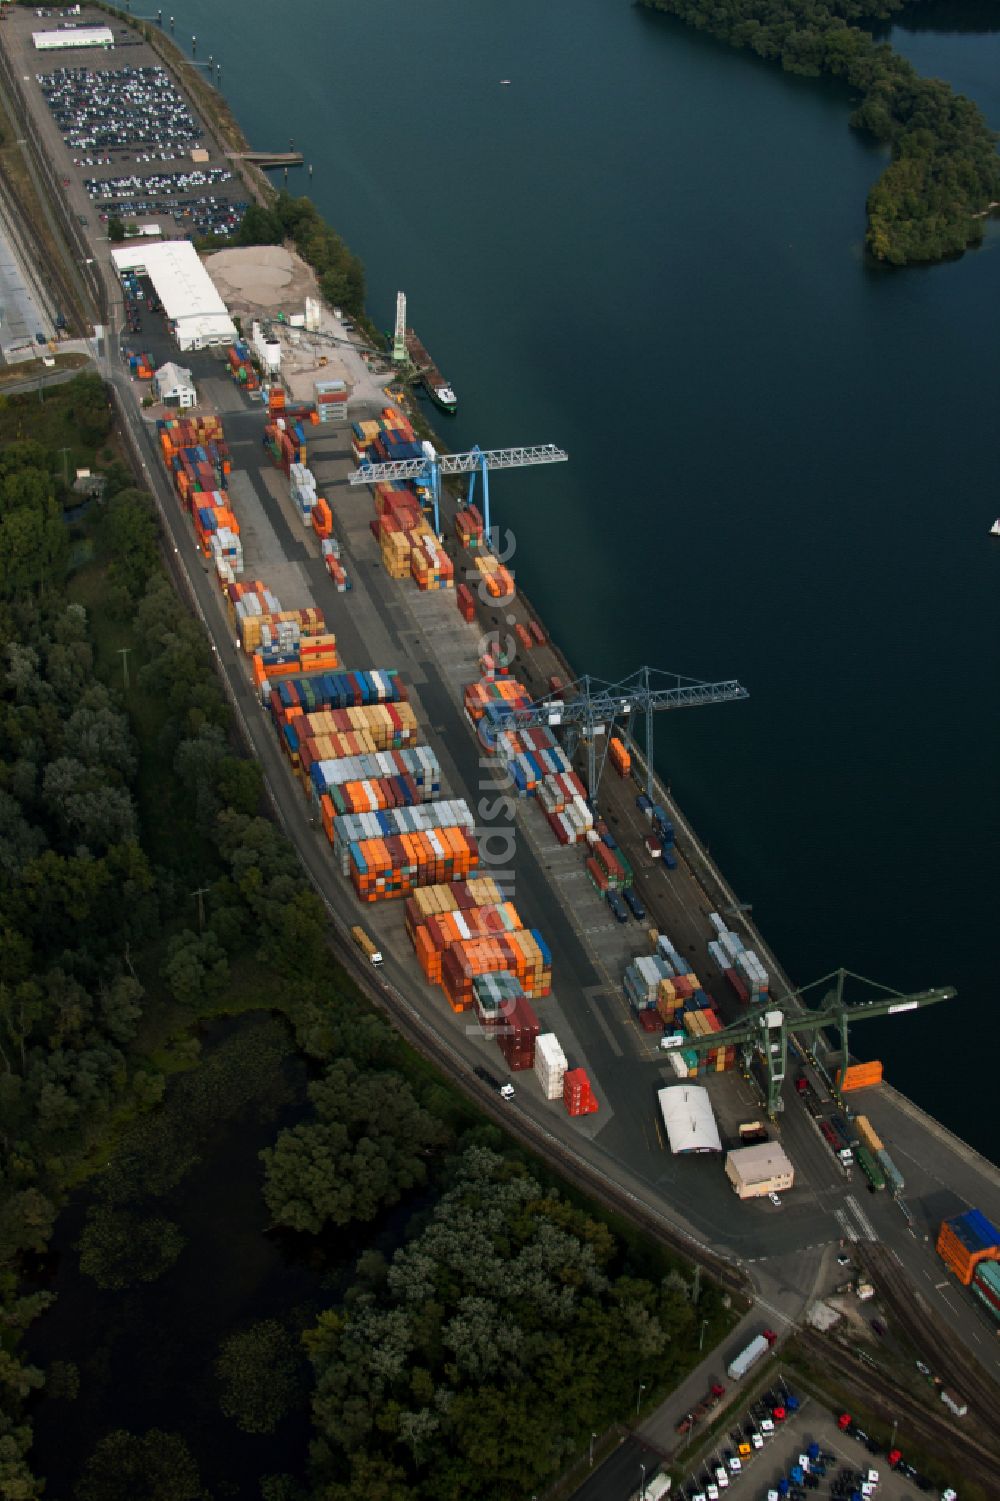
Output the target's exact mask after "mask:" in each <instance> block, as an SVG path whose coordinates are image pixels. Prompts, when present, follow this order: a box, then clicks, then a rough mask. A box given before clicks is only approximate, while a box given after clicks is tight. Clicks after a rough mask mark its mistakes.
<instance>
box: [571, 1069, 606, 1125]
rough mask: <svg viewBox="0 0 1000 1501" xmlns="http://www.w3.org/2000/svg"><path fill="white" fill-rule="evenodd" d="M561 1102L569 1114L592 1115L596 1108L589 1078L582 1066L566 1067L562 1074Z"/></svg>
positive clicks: (595, 1100)
mask: <svg viewBox="0 0 1000 1501" xmlns="http://www.w3.org/2000/svg"><path fill="white" fill-rule="evenodd" d="M563 1104H564V1105H565V1106H566V1111H567V1114H569V1115H593V1113H594V1112H595V1110H597V1108H598V1105H597V1099H596V1097H595V1095H594V1091H593V1089H592V1088H591V1084H590V1079H589V1078H588V1077H587V1074H586V1072H585V1071H584V1070H583V1069H582V1068H571V1069H567V1071H566V1073H565V1074H564V1075H563Z"/></svg>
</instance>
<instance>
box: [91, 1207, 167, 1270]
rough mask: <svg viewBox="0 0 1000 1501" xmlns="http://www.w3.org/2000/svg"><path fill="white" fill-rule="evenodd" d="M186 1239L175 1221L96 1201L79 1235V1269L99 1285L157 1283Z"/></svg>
mask: <svg viewBox="0 0 1000 1501" xmlns="http://www.w3.org/2000/svg"><path fill="white" fill-rule="evenodd" d="M184 1245H185V1240H184V1236H183V1235H182V1234H181V1231H180V1229H179V1228H178V1227H177V1225H175V1224H174V1223H173V1221H172V1220H167V1219H163V1218H162V1217H160V1216H158V1215H154V1216H150V1217H149V1218H143V1217H142V1216H140V1215H138V1214H135V1213H132V1212H131V1211H129V1210H126V1209H113V1208H111V1207H110V1206H108V1205H107V1204H100V1203H98V1204H95V1205H92V1206H91V1208H90V1209H89V1210H88V1211H87V1223H86V1226H85V1228H84V1231H83V1234H82V1236H81V1237H80V1270H81V1271H83V1272H86V1274H87V1276H88V1277H93V1279H94V1281H95V1282H96V1283H97V1285H98V1287H106V1288H124V1287H135V1286H136V1285H137V1284H138V1283H142V1282H155V1281H156V1279H157V1278H158V1277H162V1275H163V1273H164V1272H165V1271H167V1270H168V1269H169V1268H170V1267H172V1266H173V1264H174V1262H175V1261H176V1260H177V1258H178V1256H179V1255H180V1254H181V1251H182V1250H183V1249H184Z"/></svg>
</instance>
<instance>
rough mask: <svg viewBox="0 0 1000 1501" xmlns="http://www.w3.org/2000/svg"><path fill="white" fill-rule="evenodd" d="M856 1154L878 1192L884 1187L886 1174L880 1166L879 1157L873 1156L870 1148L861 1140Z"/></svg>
mask: <svg viewBox="0 0 1000 1501" xmlns="http://www.w3.org/2000/svg"><path fill="white" fill-rule="evenodd" d="M854 1155H855V1161H856V1162H857V1164H858V1167H859V1168H860V1169H861V1171H862V1172H863V1173H864V1175H865V1177H866V1178H867V1179H868V1182H869V1185H870V1186H871V1188H872V1190H873V1191H874V1192H876V1193H877V1192H878V1191H879V1190H880V1189H882V1188H884V1187H885V1174H884V1173H883V1171H882V1169H881V1167H880V1166H879V1163H878V1161H877V1159H876V1158H875V1157H873V1156H872V1154H871V1152H869V1150H868V1148H867V1147H866V1146H863V1145H862V1144H861V1142H858V1145H857V1147H856V1148H855V1154H854Z"/></svg>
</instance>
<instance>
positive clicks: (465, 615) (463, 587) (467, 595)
mask: <svg viewBox="0 0 1000 1501" xmlns="http://www.w3.org/2000/svg"><path fill="white" fill-rule="evenodd" d="M455 603H456V604H457V606H458V612H459V614H460V615H461V617H462V619H463V620H467V621H468V622H469V623H470V624H471V623H472V621H473V620H475V618H476V601H475V600H474V598H473V596H472V591H471V589H470V588H469V586H468V584H459V586H458V588H457V589H456V590H455Z"/></svg>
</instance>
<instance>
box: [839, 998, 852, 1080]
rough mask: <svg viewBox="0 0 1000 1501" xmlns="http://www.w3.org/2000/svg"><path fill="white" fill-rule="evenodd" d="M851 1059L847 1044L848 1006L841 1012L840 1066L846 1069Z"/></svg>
mask: <svg viewBox="0 0 1000 1501" xmlns="http://www.w3.org/2000/svg"><path fill="white" fill-rule="evenodd" d="M850 1061H851V1055H850V1052H849V1050H848V1044H847V1007H846V1006H845V1007H844V1009H843V1011H841V1013H840V1067H841V1068H842V1069H846V1068H847V1065H848V1064H849V1063H850Z"/></svg>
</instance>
